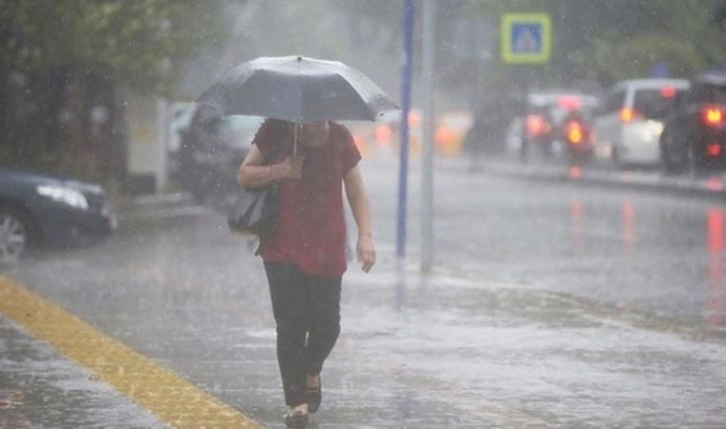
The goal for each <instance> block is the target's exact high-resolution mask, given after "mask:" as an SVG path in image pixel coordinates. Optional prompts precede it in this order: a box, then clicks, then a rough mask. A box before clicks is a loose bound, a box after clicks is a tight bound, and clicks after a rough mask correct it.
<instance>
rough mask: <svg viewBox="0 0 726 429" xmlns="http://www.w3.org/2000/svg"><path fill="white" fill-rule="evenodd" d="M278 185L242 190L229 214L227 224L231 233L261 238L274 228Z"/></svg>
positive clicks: (277, 204) (277, 202) (277, 205)
mask: <svg viewBox="0 0 726 429" xmlns="http://www.w3.org/2000/svg"><path fill="white" fill-rule="evenodd" d="M278 198H279V184H278V183H277V182H274V183H270V184H269V185H266V186H263V187H260V188H243V189H242V190H241V191H240V195H239V197H238V198H237V201H236V202H235V203H234V206H232V210H230V212H229V217H228V218H227V223H228V224H229V228H230V229H231V230H232V232H236V233H238V234H243V235H257V236H262V235H265V234H267V233H269V232H270V231H272V229H273V228H274V227H275V223H276V221H277V213H278V209H279V200H278Z"/></svg>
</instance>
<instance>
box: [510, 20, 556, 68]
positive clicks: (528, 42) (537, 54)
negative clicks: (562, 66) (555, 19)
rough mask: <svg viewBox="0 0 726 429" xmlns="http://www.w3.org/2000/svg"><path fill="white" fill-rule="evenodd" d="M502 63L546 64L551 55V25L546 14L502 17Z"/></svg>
mask: <svg viewBox="0 0 726 429" xmlns="http://www.w3.org/2000/svg"><path fill="white" fill-rule="evenodd" d="M501 39H502V61H504V63H505V64H546V63H547V62H549V60H550V55H551V53H552V23H551V21H550V16H549V15H548V14H546V13H508V14H504V15H502V34H501Z"/></svg>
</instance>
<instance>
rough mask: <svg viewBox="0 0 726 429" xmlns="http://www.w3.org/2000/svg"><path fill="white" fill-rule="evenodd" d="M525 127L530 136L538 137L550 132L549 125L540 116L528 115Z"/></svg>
mask: <svg viewBox="0 0 726 429" xmlns="http://www.w3.org/2000/svg"><path fill="white" fill-rule="evenodd" d="M525 127H526V129H527V134H528V135H530V136H539V135H542V134H545V133H547V132H549V130H550V125H549V124H548V123H547V122H546V121H545V120H544V118H543V117H542V116H540V115H528V116H527V120H526V124H525Z"/></svg>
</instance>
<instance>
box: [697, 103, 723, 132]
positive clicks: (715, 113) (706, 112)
mask: <svg viewBox="0 0 726 429" xmlns="http://www.w3.org/2000/svg"><path fill="white" fill-rule="evenodd" d="M701 117H702V118H703V123H704V124H706V125H708V126H709V127H720V126H722V125H723V124H724V121H726V108H725V107H724V106H719V105H709V106H705V107H704V108H703V110H701Z"/></svg>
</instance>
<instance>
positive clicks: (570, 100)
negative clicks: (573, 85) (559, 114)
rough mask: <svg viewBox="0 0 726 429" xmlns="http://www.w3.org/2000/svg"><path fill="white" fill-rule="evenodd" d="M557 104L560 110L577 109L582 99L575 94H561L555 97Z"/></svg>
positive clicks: (580, 105)
mask: <svg viewBox="0 0 726 429" xmlns="http://www.w3.org/2000/svg"><path fill="white" fill-rule="evenodd" d="M557 105H558V106H559V108H560V109H562V110H578V109H579V108H580V107H582V101H581V100H580V97H577V96H575V95H563V96H561V97H560V98H558V99H557Z"/></svg>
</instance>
